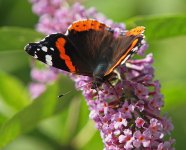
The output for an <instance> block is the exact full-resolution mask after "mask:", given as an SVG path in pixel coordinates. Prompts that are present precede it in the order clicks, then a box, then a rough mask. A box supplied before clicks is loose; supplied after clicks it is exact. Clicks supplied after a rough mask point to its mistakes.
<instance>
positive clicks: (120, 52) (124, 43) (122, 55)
mask: <svg viewBox="0 0 186 150" xmlns="http://www.w3.org/2000/svg"><path fill="white" fill-rule="evenodd" d="M143 32H144V27H142V26H139V27H136V28H134V29H131V30H130V31H128V32H126V33H124V34H123V35H120V36H118V37H117V38H116V39H115V40H114V44H113V45H115V47H114V49H113V51H114V53H113V56H112V61H111V62H112V64H111V65H110V66H109V68H108V70H107V71H106V72H105V76H106V75H108V74H110V73H111V72H112V71H113V70H114V69H115V68H116V67H117V66H118V65H120V64H121V63H122V64H123V63H125V62H126V61H127V60H128V59H129V58H130V57H131V56H132V55H133V54H134V53H135V52H136V51H137V50H138V49H139V48H140V47H141V45H142V41H143V39H144V36H143Z"/></svg>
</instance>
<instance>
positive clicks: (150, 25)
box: [126, 15, 186, 41]
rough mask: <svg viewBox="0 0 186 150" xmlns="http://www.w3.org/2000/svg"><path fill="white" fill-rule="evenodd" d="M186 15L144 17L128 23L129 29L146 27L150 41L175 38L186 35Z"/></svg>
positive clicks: (130, 20) (133, 19)
mask: <svg viewBox="0 0 186 150" xmlns="http://www.w3.org/2000/svg"><path fill="white" fill-rule="evenodd" d="M185 22H186V15H175V16H148V17H145V16H142V17H136V18H132V19H129V20H128V21H126V24H127V26H128V28H129V29H130V28H132V27H135V26H145V27H146V31H145V35H146V37H147V39H148V40H151V41H152V40H159V39H164V38H169V37H174V36H181V35H186V25H185Z"/></svg>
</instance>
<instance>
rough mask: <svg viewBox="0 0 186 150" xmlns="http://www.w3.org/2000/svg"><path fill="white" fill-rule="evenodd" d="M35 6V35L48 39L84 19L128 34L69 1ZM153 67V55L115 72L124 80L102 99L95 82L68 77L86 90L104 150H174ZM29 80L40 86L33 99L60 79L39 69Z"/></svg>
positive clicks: (106, 88)
mask: <svg viewBox="0 0 186 150" xmlns="http://www.w3.org/2000/svg"><path fill="white" fill-rule="evenodd" d="M31 2H32V4H33V11H34V12H35V13H36V14H38V15H39V16H40V20H39V23H38V25H37V30H38V31H40V32H42V33H45V34H51V33H53V32H61V33H65V31H66V29H67V27H68V26H69V25H70V24H71V23H72V22H73V21H76V20H79V19H85V18H94V19H97V20H98V21H101V22H104V23H105V24H107V25H110V26H111V27H113V28H114V29H115V30H114V31H115V36H117V35H118V32H119V31H120V30H125V26H124V25H123V24H114V23H113V22H112V21H111V20H108V19H106V17H105V16H104V15H103V14H101V13H98V12H97V11H96V10H95V9H94V8H89V9H85V8H84V7H83V6H82V5H80V4H79V3H75V4H74V5H72V6H69V5H68V3H67V1H65V0H62V1H61V0H31ZM146 49H147V44H146V43H144V44H143V45H142V47H141V48H140V50H139V51H138V54H143V53H144V51H145V50H146ZM152 63H153V57H152V54H149V55H147V56H146V57H145V58H144V59H138V60H128V61H127V63H126V64H125V65H122V66H119V67H118V68H117V71H118V73H119V76H120V77H117V79H115V80H113V81H112V84H113V87H112V86H110V85H107V84H103V86H102V87H101V88H102V89H101V90H99V91H98V93H97V92H96V91H95V90H92V89H91V84H90V83H91V81H92V79H91V78H89V77H84V76H77V75H70V77H71V78H72V79H73V80H74V81H75V83H76V88H77V89H79V90H82V92H83V95H84V96H85V98H86V101H87V104H88V106H89V109H90V118H91V119H93V120H94V121H95V123H96V127H97V129H98V130H99V131H100V133H101V137H102V139H103V143H104V145H105V150H130V149H136V150H137V149H146V150H172V149H174V148H172V147H173V146H172V145H173V143H174V140H173V139H171V138H169V140H164V137H165V136H166V137H167V136H169V135H170V132H171V131H172V130H173V125H172V123H171V121H170V119H168V117H167V116H162V115H161V114H160V112H161V108H162V107H163V104H164V103H163V96H162V95H161V93H160V84H159V82H158V81H156V80H154V79H153V77H154V69H153V67H152ZM31 75H32V78H33V79H34V80H36V81H39V83H35V86H33V85H32V86H31V91H32V94H33V95H34V97H36V96H38V95H39V92H40V91H44V88H45V86H43V85H44V84H46V83H48V81H53V80H55V79H56V76H57V74H56V72H55V73H54V71H53V70H52V69H50V70H48V69H46V70H45V71H38V70H37V69H36V68H33V70H32V74H31ZM40 83H42V84H40ZM37 89H38V90H37Z"/></svg>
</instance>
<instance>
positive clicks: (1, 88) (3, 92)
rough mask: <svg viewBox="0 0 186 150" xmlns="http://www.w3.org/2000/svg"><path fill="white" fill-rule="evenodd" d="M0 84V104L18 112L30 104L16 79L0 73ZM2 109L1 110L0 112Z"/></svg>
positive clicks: (22, 87) (25, 92)
mask: <svg viewBox="0 0 186 150" xmlns="http://www.w3.org/2000/svg"><path fill="white" fill-rule="evenodd" d="M0 83H1V84H0V97H1V104H2V103H4V104H6V105H8V106H7V107H11V108H10V109H14V110H15V111H18V110H20V109H22V108H23V107H24V106H26V105H27V104H29V103H30V101H29V96H28V92H27V89H26V87H24V86H23V85H22V83H21V82H20V81H19V80H18V79H16V78H15V77H13V76H11V75H9V74H6V73H4V72H2V71H0ZM2 107H3V106H2ZM4 107H5V105H4ZM3 109H4V108H1V111H2V110H3Z"/></svg>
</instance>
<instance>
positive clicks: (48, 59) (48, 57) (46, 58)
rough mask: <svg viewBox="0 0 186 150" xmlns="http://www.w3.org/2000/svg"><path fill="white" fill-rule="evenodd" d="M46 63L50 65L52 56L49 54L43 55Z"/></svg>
mask: <svg viewBox="0 0 186 150" xmlns="http://www.w3.org/2000/svg"><path fill="white" fill-rule="evenodd" d="M45 60H46V63H47V64H48V65H50V66H52V57H51V55H46V56H45Z"/></svg>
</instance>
